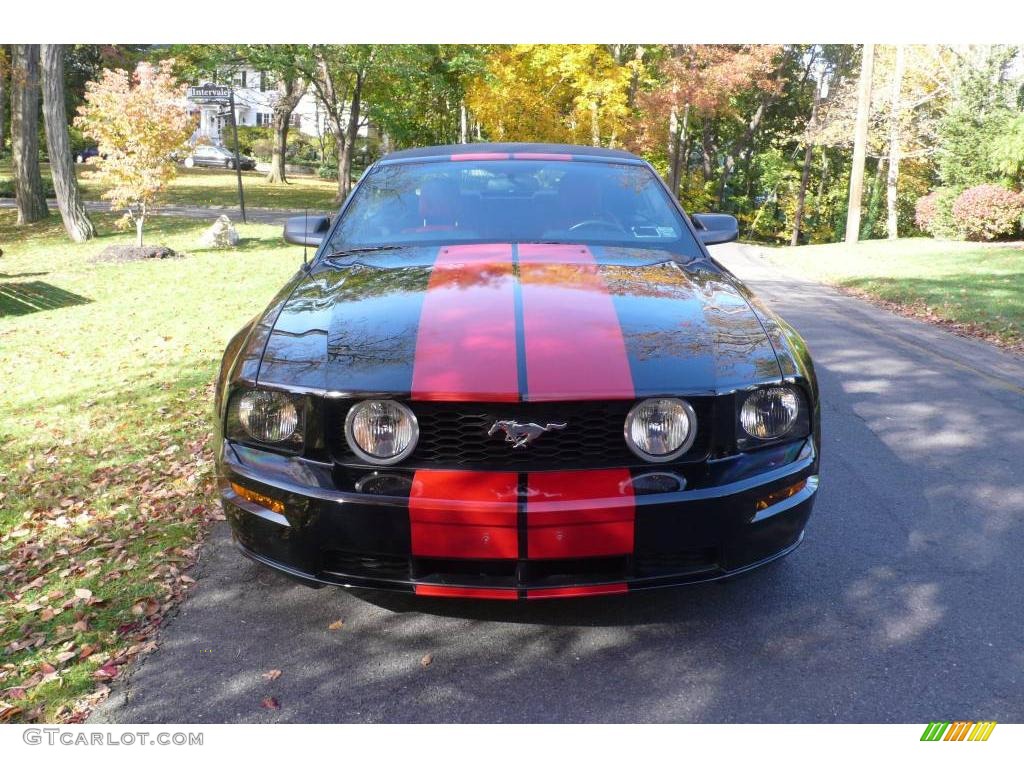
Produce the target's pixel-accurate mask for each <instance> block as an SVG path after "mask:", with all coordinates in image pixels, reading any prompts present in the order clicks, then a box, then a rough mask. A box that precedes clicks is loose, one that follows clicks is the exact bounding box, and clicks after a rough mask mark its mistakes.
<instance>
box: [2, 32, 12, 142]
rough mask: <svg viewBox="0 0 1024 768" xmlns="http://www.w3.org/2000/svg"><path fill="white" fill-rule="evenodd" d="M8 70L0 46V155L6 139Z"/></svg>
mask: <svg viewBox="0 0 1024 768" xmlns="http://www.w3.org/2000/svg"><path fill="white" fill-rule="evenodd" d="M10 70H11V67H10V62H9V61H8V59H7V51H6V50H4V47H3V46H0V155H2V154H3V153H4V142H5V140H6V138H7V136H6V134H7V80H8V78H9V77H10Z"/></svg>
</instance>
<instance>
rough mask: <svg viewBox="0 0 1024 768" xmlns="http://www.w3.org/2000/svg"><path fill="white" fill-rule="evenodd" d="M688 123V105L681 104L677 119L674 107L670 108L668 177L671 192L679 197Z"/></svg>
mask: <svg viewBox="0 0 1024 768" xmlns="http://www.w3.org/2000/svg"><path fill="white" fill-rule="evenodd" d="M689 124H690V105H689V104H686V105H684V106H683V119H682V120H679V119H678V117H677V115H676V111H675V108H673V109H672V117H671V120H670V121H669V129H670V131H671V135H670V136H669V141H670V143H671V145H670V152H669V159H670V160H671V163H672V166H671V175H670V177H669V179H670V181H669V186H670V187H671V188H672V194H673V195H675V196H676V198H678V197H679V183H680V181H681V180H682V168H683V155H684V153H685V149H686V144H687V135H686V134H687V130H688V128H689Z"/></svg>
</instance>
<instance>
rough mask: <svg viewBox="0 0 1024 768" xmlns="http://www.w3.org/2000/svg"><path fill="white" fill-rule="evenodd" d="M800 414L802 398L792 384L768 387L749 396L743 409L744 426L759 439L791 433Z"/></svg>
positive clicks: (747, 431) (746, 430) (772, 438)
mask: <svg viewBox="0 0 1024 768" xmlns="http://www.w3.org/2000/svg"><path fill="white" fill-rule="evenodd" d="M799 415H800V397H799V395H797V393H796V392H794V391H793V390H792V389H790V388H789V387H765V388H764V389H758V390H756V391H754V392H751V393H750V394H749V395H747V399H746V400H745V401H744V403H743V407H742V408H741V409H740V426H742V427H743V431H744V432H746V433H747V434H748V435H750V436H751V437H756V438H757V439H758V440H774V439H775V438H778V437H782V436H783V435H785V434H786V433H788V432H789V431H790V430H791V429H792V428H793V425H794V424H795V423H796V420H797V417H798V416H799Z"/></svg>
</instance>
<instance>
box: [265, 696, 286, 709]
mask: <svg viewBox="0 0 1024 768" xmlns="http://www.w3.org/2000/svg"><path fill="white" fill-rule="evenodd" d="M260 706H261V707H263V708H264V709H280V708H281V705H280V704H279V703H278V701H277V699H275V698H274V697H273V696H264V697H263V701H261V702H260Z"/></svg>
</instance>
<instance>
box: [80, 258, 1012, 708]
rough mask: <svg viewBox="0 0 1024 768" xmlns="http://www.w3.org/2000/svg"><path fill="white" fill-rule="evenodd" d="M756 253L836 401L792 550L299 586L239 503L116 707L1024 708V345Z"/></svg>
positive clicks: (829, 402)
mask: <svg viewBox="0 0 1024 768" xmlns="http://www.w3.org/2000/svg"><path fill="white" fill-rule="evenodd" d="M753 254H754V251H752V250H751V249H747V248H744V247H742V246H724V247H721V248H720V249H719V250H718V255H719V256H720V257H721V259H722V261H723V262H724V263H726V264H727V265H728V266H729V267H730V268H731V269H732V270H733V271H734V272H736V273H737V274H738V275H740V276H741V277H742V278H744V279H745V280H747V282H748V283H749V284H750V285H751V286H752V287H753V288H754V289H755V290H756V291H757V292H758V293H759V294H760V295H761V296H762V297H763V298H765V299H766V300H768V302H769V303H770V304H772V305H773V306H774V307H775V308H776V309H778V310H779V311H780V312H781V313H782V314H783V315H784V316H785V317H786V318H787V319H788V320H789V321H790V322H791V323H793V324H794V325H795V326H796V327H797V328H798V329H799V330H800V332H801V333H802V334H803V335H804V337H805V338H806V339H807V341H808V343H809V344H810V347H811V350H812V352H813V353H814V355H815V362H816V366H817V370H818V375H819V378H820V383H821V389H822V398H823V403H824V407H823V433H824V445H823V458H822V485H821V491H820V495H819V498H818V502H817V506H816V508H815V512H814V515H813V516H812V518H811V522H810V525H809V527H808V530H807V538H806V541H805V543H804V545H803V546H802V547H801V548H800V549H798V550H797V551H796V552H795V553H794V554H793V555H792V556H790V557H789V558H787V559H785V560H783V561H781V562H779V563H777V564H774V565H772V566H769V567H767V568H765V569H762V570H761V571H758V572H755V573H753V574H750V575H748V576H745V577H742V578H740V579H737V580H734V581H731V582H725V583H721V584H709V585H702V586H695V587H688V588H682V589H673V590H667V591H661V592H654V593H648V594H634V595H629V596H625V597H614V598H593V599H587V600H580V601H550V602H544V603H542V604H511V605H510V604H507V603H486V602H485V603H472V602H462V601H426V600H422V599H419V600H417V599H414V598H412V597H406V596H389V595H382V594H373V593H352V592H345V591H343V590H340V589H330V588H328V589H323V590H319V591H314V590H310V589H307V588H305V587H301V586H297V585H294V584H293V583H292V582H290V581H288V580H287V579H285V578H283V577H280V576H277V575H275V574H273V573H271V572H270V571H268V570H266V569H263V568H261V567H259V566H257V565H255V564H253V563H251V562H249V561H247V560H245V559H243V558H242V557H241V556H240V555H238V554H237V553H236V552H235V551H234V549H233V547H232V545H231V543H230V538H229V534H228V531H227V529H226V527H225V526H224V525H223V524H222V525H221V526H220V527H219V528H218V529H217V530H216V531H215V533H214V535H213V537H212V539H211V541H210V542H209V544H208V546H207V547H206V550H205V553H204V555H203V557H202V560H201V562H200V565H199V566H198V573H197V574H195V575H197V577H198V579H199V584H198V586H197V588H196V590H195V591H194V593H193V595H192V597H191V598H190V599H189V600H188V601H187V603H186V604H185V606H184V607H183V609H182V610H181V612H180V613H179V614H178V616H177V617H176V618H175V619H174V620H173V621H172V622H171V623H170V624H169V626H167V627H166V629H165V630H164V632H163V634H162V645H161V647H160V649H159V650H158V651H157V652H156V653H154V654H152V655H151V656H149V657H146V658H145V659H144V660H143V661H142V662H141V663H140V664H138V665H137V668H136V669H134V671H133V672H132V674H131V675H130V676H129V677H128V678H127V680H125V681H121V682H119V683H118V684H117V685H116V687H115V689H114V693H113V695H112V696H111V698H110V699H109V700H108V701H107V702H106V703H105V704H104V705H103V706H102V708H101V709H100V710H99V711H98V712H97V713H96V714H95V716H94V717H93V722H237V721H242V722H277V721H281V722H286V721H288V722H294V721H297V722H327V721H357V722H382V721H389V722H392V721H398V722H537V721H541V722H547V721H556V722H559V721H673V722H802V721H812V722H918V723H926V722H928V721H930V720H938V719H946V720H953V719H966V720H982V719H994V720H998V721H1011V722H1013V721H1015V722H1021V721H1024V634H1022V627H1024V597H1022V595H1024V566H1022V560H1021V553H1022V552H1024V363H1022V362H1021V361H1019V360H1017V359H1015V358H1012V357H1010V356H1008V355H1005V354H1003V353H1000V352H998V351H996V350H994V349H992V348H990V347H988V346H986V345H984V344H981V343H980V342H975V341H971V340H965V339H961V338H958V337H956V336H953V335H951V334H948V333H946V332H945V331H942V330H940V329H937V328H934V327H931V326H928V325H925V324H923V323H920V322H917V321H914V320H910V319H906V318H902V317H897V316H893V315H890V314H888V313H885V312H883V311H881V310H878V309H875V308H873V307H871V306H869V305H866V304H864V303H861V302H859V301H857V300H855V299H852V298H849V297H845V296H842V295H839V294H837V293H835V292H833V291H831V290H829V289H826V288H823V287H821V286H818V285H816V284H812V283H808V282H805V281H802V280H800V279H799V278H797V277H794V276H789V275H785V274H782V273H780V272H779V271H777V270H775V269H774V268H770V267H768V266H766V265H765V263H764V262H762V261H760V260H759V259H758V258H756V257H755V256H754V255H753ZM337 620H342V621H343V622H344V625H343V626H342V627H341V628H340V629H329V628H328V627H329V625H331V624H332V623H333V622H336V621H337ZM428 654H429V655H430V663H429V664H424V663H423V662H424V657H426V656H427V655H428ZM270 670H280V671H281V675H280V677H279V678H277V679H276V680H267V679H265V678H264V677H263V673H265V672H268V671H270ZM267 696H271V697H273V698H274V699H275V700H276V702H277V703H278V704H279V708H278V709H267V708H264V707H263V706H261V700H263V699H264V698H265V697H267Z"/></svg>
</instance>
